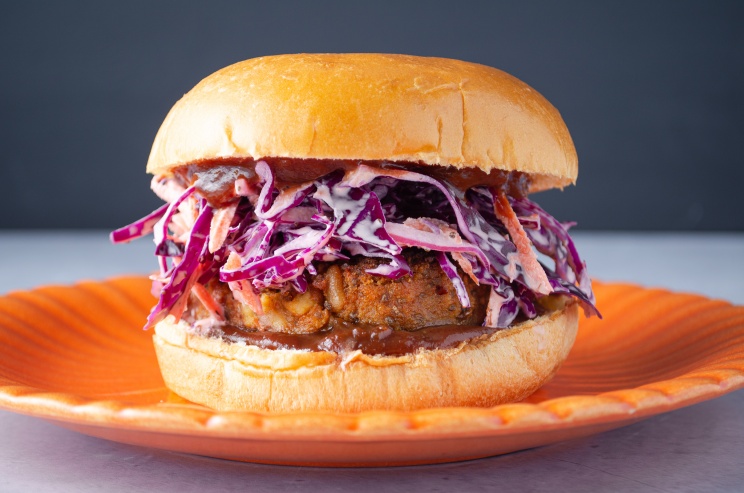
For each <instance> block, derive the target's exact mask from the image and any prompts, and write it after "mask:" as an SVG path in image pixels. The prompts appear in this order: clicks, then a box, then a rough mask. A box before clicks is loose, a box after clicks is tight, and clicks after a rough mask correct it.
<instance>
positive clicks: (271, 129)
mask: <svg viewBox="0 0 744 493" xmlns="http://www.w3.org/2000/svg"><path fill="white" fill-rule="evenodd" d="M269 157H278V158H291V159H328V160H368V161H393V162H408V163H418V164H428V165H438V166H451V167H454V168H456V169H461V170H467V169H473V168H477V169H480V170H482V171H484V172H486V173H488V172H490V171H491V170H494V169H498V170H505V171H521V172H524V173H528V174H530V175H531V188H530V190H531V191H537V190H544V189H548V188H553V187H563V186H565V185H568V184H571V183H574V182H575V181H576V177H577V174H578V164H577V157H576V151H575V149H574V145H573V142H572V140H571V136H570V135H569V133H568V130H567V128H566V125H565V124H564V122H563V120H562V118H561V116H560V114H559V113H558V111H557V110H556V109H555V108H554V107H553V106H552V105H551V104H550V103H549V102H548V101H547V100H546V99H545V98H543V97H542V96H541V95H540V94H539V93H538V92H537V91H535V90H534V89H532V88H531V87H530V86H528V85H527V84H525V83H523V82H521V81H520V80H518V79H516V78H514V77H512V76H510V75H509V74H506V73H504V72H502V71H500V70H497V69H494V68H491V67H486V66H484V65H478V64H474V63H468V62H462V61H457V60H449V59H443V58H423V57H414V56H404V55H380V54H304V55H280V56H271V57H263V58H254V59H251V60H246V61H243V62H239V63H236V64H234V65H231V66H229V67H226V68H224V69H222V70H219V71H218V72H215V73H214V74H212V75H210V76H209V77H207V78H206V79H204V80H202V81H201V82H200V83H199V84H197V85H196V87H194V88H193V89H192V90H191V91H189V93H188V94H186V95H185V96H184V97H183V98H182V99H181V100H180V101H178V102H177V103H176V105H175V106H174V107H173V109H171V111H170V113H169V114H168V116H167V117H166V119H165V121H164V122H163V125H162V126H161V128H160V130H159V132H158V134H157V137H156V138H155V142H154V144H153V147H152V151H151V153H150V158H149V161H148V163H147V171H148V172H150V173H153V174H157V175H168V174H169V173H170V172H171V171H172V170H173V169H174V168H176V167H178V166H181V165H184V164H190V163H194V162H202V163H204V162H207V163H208V162H209V161H210V160H215V159H225V158H227V159H230V158H241V159H244V158H248V159H255V160H257V159H260V158H269Z"/></svg>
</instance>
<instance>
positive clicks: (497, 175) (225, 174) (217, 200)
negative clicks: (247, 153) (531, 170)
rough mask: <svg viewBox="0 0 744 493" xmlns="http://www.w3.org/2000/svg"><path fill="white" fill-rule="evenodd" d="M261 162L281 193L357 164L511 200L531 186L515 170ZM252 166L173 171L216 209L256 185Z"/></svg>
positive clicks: (229, 161) (225, 163)
mask: <svg viewBox="0 0 744 493" xmlns="http://www.w3.org/2000/svg"><path fill="white" fill-rule="evenodd" d="M263 161H266V162H267V163H268V164H269V166H271V169H272V170H273V171H274V174H275V177H276V185H277V188H278V189H280V190H281V189H283V188H286V187H288V186H292V185H296V184H299V183H305V182H308V181H312V180H315V179H316V178H319V177H321V176H323V175H325V174H327V173H330V172H332V171H335V170H337V169H341V170H344V172H346V171H349V170H353V169H356V168H357V167H358V166H359V164H366V165H368V166H372V167H376V168H386V167H387V168H395V169H407V170H410V171H414V172H416V173H421V174H425V175H429V176H432V177H434V178H436V179H438V180H445V181H447V182H449V183H451V184H452V185H454V186H455V187H457V188H459V189H460V190H467V189H469V188H471V187H474V186H489V187H496V188H501V189H503V190H504V192H505V193H506V194H507V195H509V196H512V197H525V196H526V195H527V190H528V189H529V184H530V182H529V176H528V175H526V174H525V173H520V172H518V171H514V172H506V171H500V170H494V171H491V173H488V174H487V173H484V172H483V171H481V170H480V169H477V168H472V169H457V168H453V167H446V166H429V165H423V164H418V163H389V162H383V161H361V160H321V159H288V158H265V159H263ZM255 166H256V161H255V160H253V159H237V158H225V159H219V160H209V161H201V162H197V163H193V164H188V165H184V166H181V167H179V168H177V169H176V170H175V176H176V177H177V179H178V180H179V182H181V184H182V185H184V186H186V187H187V186H190V185H191V184H194V186H195V187H196V189H197V191H198V192H199V194H200V195H201V196H202V197H204V198H206V199H207V201H208V202H209V205H211V206H213V207H219V206H222V205H225V204H227V203H228V202H230V201H232V200H234V199H235V198H236V195H235V190H234V188H233V187H234V183H235V180H236V179H237V178H238V177H239V176H243V177H245V178H246V179H247V180H248V181H249V183H257V181H258V177H257V176H256V172H255V171H254V169H255Z"/></svg>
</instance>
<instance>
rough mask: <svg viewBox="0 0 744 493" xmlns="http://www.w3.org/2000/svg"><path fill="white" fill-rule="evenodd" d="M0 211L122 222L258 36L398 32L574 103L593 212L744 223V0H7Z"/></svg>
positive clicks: (669, 221)
mask: <svg viewBox="0 0 744 493" xmlns="http://www.w3.org/2000/svg"><path fill="white" fill-rule="evenodd" d="M0 7H1V9H0V67H2V72H0V75H1V76H0V115H2V117H1V118H0V170H1V171H2V173H1V174H0V180H1V181H0V183H2V194H0V206H1V207H2V214H0V228H114V227H117V226H120V225H123V224H125V223H127V222H129V221H130V220H133V219H136V218H138V217H139V216H141V215H144V214H145V213H147V212H149V211H150V210H151V209H153V208H154V207H155V206H157V205H158V200H157V199H156V198H154V197H153V196H152V194H151V192H150V191H149V188H148V185H149V178H148V177H147V176H146V175H145V173H144V167H145V162H146V160H147V155H148V153H149V149H150V144H151V142H152V139H153V138H154V136H155V132H156V131H157V129H158V127H159V125H160V122H161V121H162V119H163V117H164V116H165V114H166V113H167V111H168V109H169V108H170V106H171V105H172V104H173V103H174V102H175V101H176V100H177V99H178V98H179V97H180V96H181V95H182V94H183V93H185V92H186V91H188V90H189V89H190V88H191V87H192V86H193V85H194V84H195V83H197V82H198V81H199V80H200V79H201V78H203V77H205V76H206V75H208V74H210V73H211V72H213V71H215V70H217V69H219V68H221V67H222V66H225V65H227V64H230V63H233V62H236V61H239V60H242V59H245V58H251V57H254V56H260V55H269V54H277V53H296V52H392V53H409V54H415V55H430V56H444V57H451V58H459V59H464V60H469V61H474V62H479V63H484V64H487V65H492V66H496V67H499V68H501V69H503V70H506V71H507V72H510V73H512V74H513V75H516V76H517V77H519V78H521V79H523V80H524V81H526V82H527V83H529V84H530V85H532V86H533V87H534V88H536V89H537V90H538V91H540V92H541V93H543V94H544V95H545V96H546V97H547V98H548V99H549V100H550V101H552V102H553V104H554V105H555V106H556V107H558V109H559V110H560V111H561V113H562V114H563V116H564V118H565V120H566V122H567V124H568V126H569V128H570V129H571V132H572V135H573V137H574V141H575V143H576V147H577V149H578V153H579V162H580V176H579V183H578V187H572V188H569V189H567V190H566V191H564V192H563V193H561V192H547V193H544V194H540V195H538V196H537V200H538V201H539V202H540V203H541V204H542V205H543V206H544V207H546V208H547V209H548V210H549V211H551V212H552V213H553V214H554V215H555V216H557V217H558V218H560V219H562V220H569V219H571V220H576V221H578V222H579V225H580V226H579V227H580V228H581V229H605V230H606V229H624V230H659V229H661V230H729V231H731V230H736V231H743V230H744V214H743V213H742V208H741V206H740V204H741V195H742V192H741V190H740V187H741V185H742V183H743V182H744V166H743V164H744V162H743V161H744V157H743V156H744V145H743V144H742V142H743V141H744V123H742V117H743V116H744V33H743V31H744V29H743V28H742V26H744V2H737V1H729V2H723V1H720V2H707V1H700V2H677V1H673V2H659V1H657V2H645V1H644V2H629V1H624V2H611V3H610V2H594V1H588V2H576V1H574V2H552V1H544V2H509V3H506V2H485V1H483V2H452V1H446V2H405V1H400V0H399V1H394V2H364V3H361V2H327V1H319V0H316V1H313V2H303V3H301V4H300V3H296V4H295V3H285V2H276V1H262V2H205V3H204V4H199V5H196V4H190V3H184V2H157V3H156V2H115V3H114V2H111V3H107V4H106V3H104V2H59V3H58V4H56V5H46V4H38V3H30V2H12V3H11V2H5V3H0Z"/></svg>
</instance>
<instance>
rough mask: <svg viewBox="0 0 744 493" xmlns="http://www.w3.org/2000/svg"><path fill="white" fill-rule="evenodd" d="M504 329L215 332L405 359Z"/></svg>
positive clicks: (261, 342) (255, 342) (268, 344)
mask: <svg viewBox="0 0 744 493" xmlns="http://www.w3.org/2000/svg"><path fill="white" fill-rule="evenodd" d="M500 330H503V329H497V328H493V327H483V326H462V325H443V326H437V327H424V328H422V329H418V330H415V331H405V330H393V329H391V328H390V327H384V326H374V325H361V324H349V323H346V322H343V321H336V322H335V323H333V324H332V325H331V326H330V328H329V329H328V330H323V331H321V332H315V333H312V334H286V333H283V332H266V331H247V330H245V329H241V328H239V327H235V326H232V325H226V326H222V327H220V328H219V329H214V332H213V335H214V336H217V337H221V338H222V339H223V340H224V341H226V342H231V343H245V344H246V345H249V346H258V347H260V348H262V349H272V350H277V349H295V350H304V351H329V352H334V353H347V352H351V351H357V350H361V351H362V353H364V354H367V355H379V356H402V355H406V354H412V353H415V352H416V351H418V350H421V349H423V350H436V349H450V348H455V347H457V346H459V345H460V344H461V343H463V342H465V341H469V340H471V339H475V338H477V337H480V336H482V335H488V334H493V333H495V332H497V331H500Z"/></svg>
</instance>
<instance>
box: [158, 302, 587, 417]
mask: <svg viewBox="0 0 744 493" xmlns="http://www.w3.org/2000/svg"><path fill="white" fill-rule="evenodd" d="M577 328H578V308H577V305H576V304H575V303H571V304H569V305H567V306H566V307H565V308H563V309H562V310H559V311H555V312H552V313H550V314H547V315H543V316H541V317H538V318H536V319H534V320H529V321H527V322H523V323H521V324H518V325H515V326H514V327H511V328H509V329H506V330H500V331H497V332H495V333H493V334H490V335H484V336H481V337H479V338H476V339H473V340H470V341H468V342H465V343H463V344H461V345H460V346H458V347H456V348H451V349H440V350H421V351H417V352H416V353H412V354H408V355H404V356H369V355H365V354H362V353H361V352H359V351H355V352H352V353H349V354H345V355H340V354H336V353H331V352H309V351H299V350H269V349H261V348H258V347H256V346H247V345H245V344H240V343H230V342H225V341H223V340H222V339H220V338H208V337H202V336H199V335H196V334H194V333H192V332H191V331H190V328H189V326H188V325H187V324H186V323H184V322H178V323H174V321H173V319H172V318H171V317H169V318H168V319H166V320H164V321H162V322H160V323H159V324H158V325H157V326H156V327H155V335H154V336H153V340H154V343H155V350H156V353H157V357H158V362H159V364H160V369H161V372H162V374H163V379H164V380H165V384H166V386H167V387H168V388H169V389H171V390H172V391H173V392H175V393H176V394H178V395H180V396H181V397H183V398H185V399H188V400H189V401H192V402H195V403H198V404H203V405H205V406H208V407H211V408H213V409H216V410H219V411H267V412H292V411H334V412H361V411H370V410H384V409H386V410H400V411H406V410H413V409H422V408H431V407H448V406H493V405H496V404H502V403H505V402H514V401H518V400H521V399H523V398H525V397H527V396H528V395H530V394H532V393H533V392H535V391H536V390H537V389H538V388H540V387H541V386H542V385H544V384H545V383H546V382H547V381H548V380H550V378H551V377H552V376H553V375H554V374H555V372H556V371H557V370H558V368H559V367H560V365H561V363H563V361H564V360H565V359H566V357H567V356H568V352H569V351H570V349H571V346H572V345H573V342H574V339H575V338H576V331H577Z"/></svg>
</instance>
